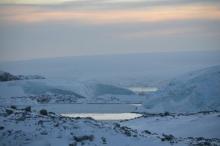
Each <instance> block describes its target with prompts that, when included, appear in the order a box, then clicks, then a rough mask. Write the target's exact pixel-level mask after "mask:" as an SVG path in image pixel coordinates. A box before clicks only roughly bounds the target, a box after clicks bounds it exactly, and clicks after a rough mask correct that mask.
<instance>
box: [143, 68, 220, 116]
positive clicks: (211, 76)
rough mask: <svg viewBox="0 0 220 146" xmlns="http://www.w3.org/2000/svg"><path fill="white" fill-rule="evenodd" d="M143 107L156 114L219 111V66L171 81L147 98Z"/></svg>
mask: <svg viewBox="0 0 220 146" xmlns="http://www.w3.org/2000/svg"><path fill="white" fill-rule="evenodd" d="M145 107H146V108H147V110H148V111H157V112H163V111H169V112H196V111H205V110H220V66H214V67H210V68H206V69H202V70H198V71H194V72H191V73H189V74H186V75H183V76H180V77H178V78H176V79H173V80H171V81H170V82H168V83H167V84H166V85H165V86H163V87H162V88H161V89H159V91H158V92H156V93H155V94H153V95H152V96H151V97H150V99H149V98H148V100H147V101H146V102H145Z"/></svg>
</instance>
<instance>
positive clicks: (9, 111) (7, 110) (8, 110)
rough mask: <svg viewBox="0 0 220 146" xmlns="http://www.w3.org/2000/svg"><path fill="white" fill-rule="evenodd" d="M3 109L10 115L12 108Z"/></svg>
mask: <svg viewBox="0 0 220 146" xmlns="http://www.w3.org/2000/svg"><path fill="white" fill-rule="evenodd" d="M5 111H6V113H7V115H11V114H12V113H13V110H10V109H6V110H5Z"/></svg>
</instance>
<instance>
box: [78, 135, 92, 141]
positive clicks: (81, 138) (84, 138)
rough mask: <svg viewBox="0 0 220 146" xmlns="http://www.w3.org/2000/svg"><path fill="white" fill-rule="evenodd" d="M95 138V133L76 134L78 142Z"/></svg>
mask: <svg viewBox="0 0 220 146" xmlns="http://www.w3.org/2000/svg"><path fill="white" fill-rule="evenodd" d="M94 138H95V137H94V135H84V136H74V140H75V141H76V142H83V141H86V140H89V141H93V140H94Z"/></svg>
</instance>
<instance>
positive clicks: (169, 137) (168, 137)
mask: <svg viewBox="0 0 220 146" xmlns="http://www.w3.org/2000/svg"><path fill="white" fill-rule="evenodd" d="M161 141H169V142H170V143H174V141H175V137H174V136H173V135H171V134H170V135H166V134H163V138H161Z"/></svg>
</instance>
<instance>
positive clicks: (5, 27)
mask: <svg viewBox="0 0 220 146" xmlns="http://www.w3.org/2000/svg"><path fill="white" fill-rule="evenodd" d="M204 50H205V51H209V50H219V51H220V1H219V0H175V1H174V0H47V1H45V0H0V60H1V61H5V60H23V59H33V58H45V57H62V56H79V55H96V54H124V53H125V54H127V53H142V52H167V51H171V52H172V51H204Z"/></svg>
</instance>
